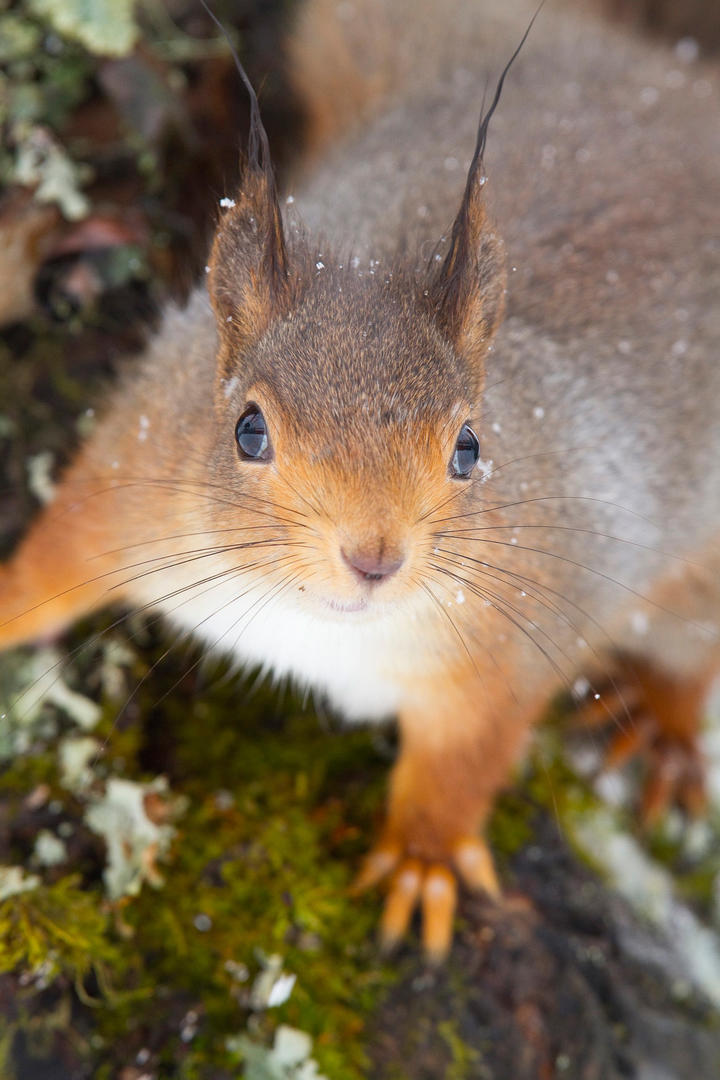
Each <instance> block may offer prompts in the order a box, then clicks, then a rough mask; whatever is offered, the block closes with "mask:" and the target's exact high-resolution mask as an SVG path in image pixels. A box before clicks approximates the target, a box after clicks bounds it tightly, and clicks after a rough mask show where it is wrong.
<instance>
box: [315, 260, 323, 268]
mask: <svg viewBox="0 0 720 1080" xmlns="http://www.w3.org/2000/svg"><path fill="white" fill-rule="evenodd" d="M315 269H316V270H324V269H325V263H324V262H323V261H322V259H318V261H317V262H316V263H315Z"/></svg>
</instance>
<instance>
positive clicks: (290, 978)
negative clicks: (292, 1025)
mask: <svg viewBox="0 0 720 1080" xmlns="http://www.w3.org/2000/svg"><path fill="white" fill-rule="evenodd" d="M296 978H297V976H296V975H286V974H284V973H283V974H282V975H280V977H279V978H278V979H277V980H276V982H275V983H273V986H272V988H271V990H270V993H269V994H268V999H267V1003H268V1008H269V1009H272V1008H274V1007H275V1006H277V1005H284V1004H285V1002H286V1001H287V1000H288V998H289V997H290V995H291V993H292V991H293V987H294V986H295V980H296Z"/></svg>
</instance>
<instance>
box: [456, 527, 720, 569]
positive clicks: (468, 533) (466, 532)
mask: <svg viewBox="0 0 720 1080" xmlns="http://www.w3.org/2000/svg"><path fill="white" fill-rule="evenodd" d="M503 529H505V530H508V531H514V530H517V529H554V530H556V531H559V532H573V533H584V534H586V535H587V536H598V537H600V539H601V540H615V541H617V543H618V544H627V545H628V546H629V547H635V548H640V550H641V551H651V552H652V553H653V554H654V555H662V556H663V557H664V558H666V559H674V560H675V561H676V562H681V563H683V564H684V565H685V566H693V567H695V568H696V569H702V566H701V565H700V563H694V562H691V561H690V560H689V559H684V558H683V557H682V556H681V555H675V554H673V552H672V551H664V550H663V549H662V548H658V547H654V546H653V545H652V544H642V543H640V541H639V540H629V539H628V538H627V537H625V536H615V535H613V533H606V532H600V531H599V530H598V529H583V528H579V527H576V526H574V525H551V524H545V523H542V522H527V523H525V524H522V525H511V524H508V525H478V526H471V527H468V528H466V529H454V530H453V531H452V532H446V531H445V530H443V533H442V535H443V536H450V537H456V538H457V539H468V540H469V539H473V538H474V539H478V540H482V536H479V535H478V534H479V533H486V532H498V531H501V530H503ZM516 546H517V545H515V544H513V547H516Z"/></svg>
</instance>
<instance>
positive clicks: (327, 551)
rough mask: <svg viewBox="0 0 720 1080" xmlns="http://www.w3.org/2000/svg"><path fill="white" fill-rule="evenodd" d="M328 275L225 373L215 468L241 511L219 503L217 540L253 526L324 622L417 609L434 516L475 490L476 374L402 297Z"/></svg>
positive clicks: (387, 284) (391, 285)
mask: <svg viewBox="0 0 720 1080" xmlns="http://www.w3.org/2000/svg"><path fill="white" fill-rule="evenodd" d="M323 274H324V277H323V279H322V280H321V281H317V282H315V283H314V287H313V288H312V289H311V290H309V291H308V292H307V293H306V294H305V296H304V298H303V301H302V302H301V304H300V305H299V306H298V307H296V308H295V309H294V310H292V311H291V312H289V313H288V315H287V316H286V317H284V318H281V319H278V320H276V321H275V322H273V324H272V325H271V326H270V327H269V328H268V330H267V332H266V333H265V334H264V335H263V336H262V337H261V339H260V340H259V341H258V342H257V343H256V344H255V345H254V346H253V347H252V348H251V349H250V350H249V351H248V352H247V353H245V354H244V355H242V356H237V357H236V358H235V362H234V364H233V363H232V362H231V363H230V364H229V365H228V363H227V360H226V364H225V368H224V373H223V375H222V378H221V382H220V386H219V393H218V405H217V411H218V415H219V424H218V439H217V442H216V447H215V463H216V468H217V469H218V471H221V475H222V476H223V479H224V483H225V485H226V486H227V490H228V497H229V501H230V502H231V503H232V502H234V501H236V503H237V507H238V509H237V510H234V509H233V507H232V505H231V506H227V505H223V504H219V505H218V506H217V507H216V509H215V511H214V512H215V513H216V515H217V517H218V528H219V529H227V528H230V527H231V524H230V522H231V521H232V519H233V517H235V518H239V517H242V520H243V523H245V522H246V521H247V518H248V514H250V516H253V517H254V526H255V529H256V534H257V537H258V539H262V538H264V537H268V536H270V535H271V534H272V536H273V539H274V541H276V542H277V550H276V552H275V553H274V554H276V555H277V558H278V562H279V566H280V568H281V569H282V570H283V571H284V573H285V574H286V575H287V576H288V581H290V580H291V579H293V580H292V586H291V587H290V589H291V591H292V592H293V593H299V594H301V595H300V596H299V597H298V599H299V602H300V603H302V604H308V605H310V606H311V607H312V608H314V609H321V610H323V611H324V612H325V613H329V612H336V613H338V615H339V616H340V617H347V616H348V615H354V614H356V613H358V612H361V611H362V612H367V613H368V614H372V613H381V612H382V611H383V610H385V609H386V608H387V606H388V605H390V604H391V605H396V604H397V603H398V602H406V601H411V600H412V598H413V597H416V596H419V597H420V598H421V599H423V601H424V602H425V603H426V602H427V597H425V596H424V594H423V585H422V582H423V580H424V578H425V577H426V563H427V560H428V558H429V557H431V556H432V548H433V545H434V540H433V518H434V516H435V515H436V513H437V511H438V508H439V507H441V506H442V505H443V504H444V503H445V502H446V501H449V500H453V502H454V507H458V506H459V504H460V502H462V499H463V496H464V495H465V494H466V491H467V489H468V488H469V487H470V486H471V485H472V481H473V479H476V478H479V477H478V475H477V473H476V471H475V466H476V463H477V461H478V457H479V454H480V445H479V441H478V438H477V436H476V434H475V428H476V427H478V423H477V405H478V398H479V393H480V386H481V382H482V371H481V370H479V371H474V370H471V369H469V368H468V366H467V365H466V364H463V363H462V362H461V361H460V360H459V358H458V357H457V355H456V353H455V351H454V350H453V348H452V346H451V344H450V343H449V342H448V341H447V340H444V339H443V337H442V335H441V334H440V333H439V332H438V330H437V328H436V326H435V325H434V324H433V322H432V321H431V320H430V319H429V318H428V317H427V314H426V312H425V311H423V309H422V306H421V305H419V304H418V303H416V302H415V300H414V297H413V295H412V292H411V290H409V289H408V288H407V283H405V284H403V283H402V282H399V281H395V280H394V279H393V277H391V276H388V277H387V278H386V279H383V278H382V277H380V278H379V279H377V278H375V279H370V280H369V281H367V280H365V279H364V278H363V276H362V275H359V276H358V275H357V273H356V272H354V271H352V270H351V271H348V270H345V269H342V270H340V269H337V268H331V267H329V266H326V267H324V268H323ZM253 505H254V508H255V510H254V512H253V509H252V507H253ZM246 506H247V509H246ZM281 576H282V575H281Z"/></svg>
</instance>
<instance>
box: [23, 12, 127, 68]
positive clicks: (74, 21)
mask: <svg viewBox="0 0 720 1080" xmlns="http://www.w3.org/2000/svg"><path fill="white" fill-rule="evenodd" d="M28 4H29V8H30V10H31V11H32V12H33V13H34V14H36V15H38V16H40V17H42V18H44V19H47V21H48V22H49V23H50V25H51V26H53V27H54V29H55V30H56V31H57V32H58V33H59V34H63V35H65V36H66V37H69V38H73V39H75V40H76V41H79V42H80V43H81V44H82V45H84V46H85V48H86V49H88V50H89V51H90V52H92V53H98V54H100V55H106V56H126V55H127V54H128V53H129V52H130V51H131V50H132V48H133V46H134V45H135V42H136V41H137V37H138V26H137V23H136V21H135V0H28Z"/></svg>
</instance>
